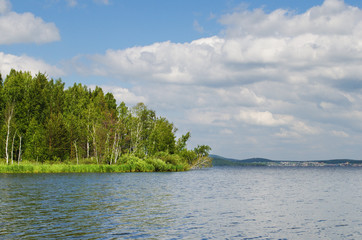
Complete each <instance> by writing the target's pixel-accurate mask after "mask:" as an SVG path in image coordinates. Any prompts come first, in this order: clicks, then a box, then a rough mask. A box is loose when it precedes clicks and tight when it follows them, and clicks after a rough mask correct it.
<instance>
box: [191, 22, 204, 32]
mask: <svg viewBox="0 0 362 240" xmlns="http://www.w3.org/2000/svg"><path fill="white" fill-rule="evenodd" d="M193 25H194V29H195V30H196V31H197V32H199V33H203V32H204V28H203V27H202V26H201V25H200V23H199V22H198V21H197V20H194V24H193Z"/></svg>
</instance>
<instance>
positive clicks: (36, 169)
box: [0, 157, 189, 173]
mask: <svg viewBox="0 0 362 240" xmlns="http://www.w3.org/2000/svg"><path fill="white" fill-rule="evenodd" d="M188 168H189V167H188V165H187V164H183V163H176V164H171V163H167V162H165V161H163V160H161V159H157V158H149V159H140V158H137V157H129V158H127V159H123V161H122V162H120V163H117V164H112V165H109V164H94V163H87V164H85V163H81V164H76V163H74V162H65V163H37V162H28V161H26V162H21V163H20V164H17V163H14V164H8V165H7V164H6V163H5V162H4V161H1V163H0V173H95V172H97V173H104V172H176V171H185V170H188Z"/></svg>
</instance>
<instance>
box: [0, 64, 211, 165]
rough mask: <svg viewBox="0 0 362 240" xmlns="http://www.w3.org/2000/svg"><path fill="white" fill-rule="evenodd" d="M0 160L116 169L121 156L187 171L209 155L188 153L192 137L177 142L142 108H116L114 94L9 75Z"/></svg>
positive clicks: (1, 101) (204, 150) (0, 93)
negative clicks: (154, 159)
mask: <svg viewBox="0 0 362 240" xmlns="http://www.w3.org/2000/svg"><path fill="white" fill-rule="evenodd" d="M0 116H2V118H1V119H2V121H0V131H1V132H0V134H1V138H0V156H1V157H3V158H4V159H5V162H6V163H7V164H12V163H15V162H16V163H17V162H21V161H22V160H24V159H25V160H28V161H36V162H64V161H76V162H77V163H79V161H83V162H85V159H86V160H87V161H88V162H92V163H97V164H116V163H118V162H119V161H120V160H122V159H126V157H125V156H128V155H129V156H132V157H137V158H139V159H145V158H149V157H157V158H158V159H162V160H165V161H169V162H171V163H173V164H180V163H186V164H188V165H189V166H193V165H197V164H198V163H202V162H203V160H202V159H203V158H204V157H205V156H207V155H208V152H209V151H210V147H209V146H205V145H201V146H198V147H197V148H195V149H194V150H188V149H187V148H186V142H187V141H188V140H189V138H190V133H186V134H185V135H182V136H181V137H180V138H179V139H176V136H175V133H176V131H177V128H176V127H175V126H174V124H173V123H171V122H169V121H168V120H167V119H166V118H164V117H159V116H157V115H156V113H155V111H153V110H151V109H148V108H147V106H146V105H144V104H143V103H139V104H137V105H136V106H134V107H131V108H130V107H127V106H126V105H125V103H124V102H121V103H120V104H119V105H117V103H116V100H115V98H114V96H113V95H112V93H104V92H103V90H102V88H100V87H96V88H95V89H94V90H91V89H89V88H88V87H87V86H85V85H82V84H74V85H73V86H72V87H69V88H67V89H65V84H64V82H62V81H61V80H60V79H58V80H53V79H50V80H49V79H48V77H47V76H46V75H45V74H42V73H38V74H37V75H36V76H35V77H32V75H31V74H30V73H29V72H22V71H16V70H14V69H13V70H11V72H10V73H9V74H8V75H7V76H6V78H5V79H2V78H1V75H0Z"/></svg>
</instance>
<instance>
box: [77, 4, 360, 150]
mask: <svg viewBox="0 0 362 240" xmlns="http://www.w3.org/2000/svg"><path fill="white" fill-rule="evenodd" d="M219 21H220V23H221V24H223V25H224V26H225V29H224V31H223V32H222V33H220V34H219V35H218V36H213V37H208V38H202V39H197V40H195V41H191V42H187V43H173V42H170V41H167V42H158V43H154V44H151V45H148V46H137V47H132V48H128V49H109V50H107V51H106V52H105V54H102V55H93V56H80V57H79V61H78V62H76V64H75V65H76V67H77V68H78V69H79V72H81V73H84V74H87V73H88V74H95V75H101V76H107V77H111V78H115V79H119V80H120V81H122V82H128V84H131V85H133V86H134V87H135V88H137V89H138V95H137V96H144V97H145V98H146V99H147V100H149V102H150V104H151V106H156V107H159V108H167V106H173V108H174V109H178V111H179V112H182V114H183V116H181V118H182V119H183V120H180V119H179V117H180V115H177V117H175V120H176V121H180V122H182V123H183V124H188V123H189V124H190V125H189V127H190V128H193V129H194V131H201V128H200V126H201V125H202V124H205V125H207V126H209V127H210V126H213V127H214V129H211V130H209V132H207V131H206V130H202V131H203V134H206V135H204V136H210V138H211V137H212V138H217V137H216V136H217V135H216V134H220V133H223V134H222V135H225V136H226V135H227V136H228V139H225V144H224V147H225V148H228V147H229V146H230V148H235V144H236V143H243V144H245V139H251V138H252V139H255V141H252V142H255V143H256V142H257V143H258V144H259V145H260V148H261V147H266V146H268V143H270V142H275V141H279V140H278V139H281V138H284V139H285V138H288V139H290V138H295V139H301V140H304V141H305V142H306V143H305V144H306V145H303V147H304V148H308V149H310V151H311V153H310V154H313V151H314V150H313V149H317V148H314V147H312V146H313V145H317V144H319V145H320V144H323V141H325V142H330V136H331V135H333V136H339V137H343V138H354V139H360V137H358V135H357V133H358V132H361V131H362V124H361V123H362V114H361V109H362V105H361V102H362V68H361V67H360V66H361V63H362V60H361V59H362V10H361V9H359V8H357V7H354V6H350V5H347V4H345V3H344V2H343V1H342V0H325V1H324V3H323V4H322V5H320V6H315V7H312V8H310V9H309V10H307V11H306V12H304V13H301V14H297V13H295V12H293V11H288V10H284V9H277V10H275V11H272V12H270V13H267V12H265V11H264V10H263V9H254V10H247V9H242V10H238V11H235V12H232V13H230V14H226V15H224V16H222V17H221V18H220V19H219ZM84 62H86V64H84ZM81 63H82V64H81ZM175 116H176V115H175ZM171 117H172V116H171ZM192 124H195V125H192ZM195 126H197V127H195ZM225 129H227V131H226V130H225ZM261 129H262V130H261ZM333 129H340V130H338V131H337V130H333ZM205 132H206V133H205ZM231 132H232V133H233V135H234V137H233V138H231V137H230V133H231ZM353 132H355V133H356V134H353ZM225 133H227V134H225ZM207 134H209V135H207ZM213 134H214V135H213ZM266 135H267V136H268V137H265V136H266ZM317 135H318V136H319V137H318V140H317V138H316V136H317ZM241 136H243V137H241ZM323 137H324V138H323ZM361 140H362V139H361ZM351 142H353V141H351ZM351 142H349V143H348V144H353V143H351ZM354 142H355V141H354ZM212 143H213V145H214V146H218V145H220V144H221V141H219V140H214V141H213V142H212ZM308 144H309V145H308ZM343 144H347V142H345V143H343ZM353 146H356V145H353ZM269 147H270V148H272V147H271V146H270V145H269ZM293 147H294V148H295V149H297V148H298V146H297V145H295V146H293ZM351 148H353V147H351ZM320 149H324V148H323V147H321V148H320ZM325 149H327V147H326V148H325ZM255 150H256V151H258V150H257V147H256V148H255ZM279 150H280V148H279ZM315 151H317V150H315ZM272 152H273V151H272V150H270V153H272ZM277 152H280V151H276V150H275V152H274V153H275V154H277ZM301 152H303V151H301ZM325 154H328V152H325Z"/></svg>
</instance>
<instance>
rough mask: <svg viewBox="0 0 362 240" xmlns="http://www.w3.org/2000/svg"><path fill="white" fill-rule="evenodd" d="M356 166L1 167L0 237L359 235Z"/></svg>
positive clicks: (360, 176)
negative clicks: (35, 170)
mask: <svg viewBox="0 0 362 240" xmlns="http://www.w3.org/2000/svg"><path fill="white" fill-rule="evenodd" d="M361 181H362V169H360V168H266V167H246V168H213V169H207V170H200V171H190V172H181V173H121V174H117V173H110V174H107V173H104V174H14V175H10V174H1V175H0V238H2V237H4V238H5V239H18V238H30V239H39V238H43V239H49V238H59V237H60V236H61V237H62V238H70V237H71V238H78V237H79V238H82V239H99V238H103V239H139V238H145V239H249V238H254V239H361V237H362V230H360V229H362V219H361V217H360V216H361V213H362V204H360V202H361V199H362V184H361Z"/></svg>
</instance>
